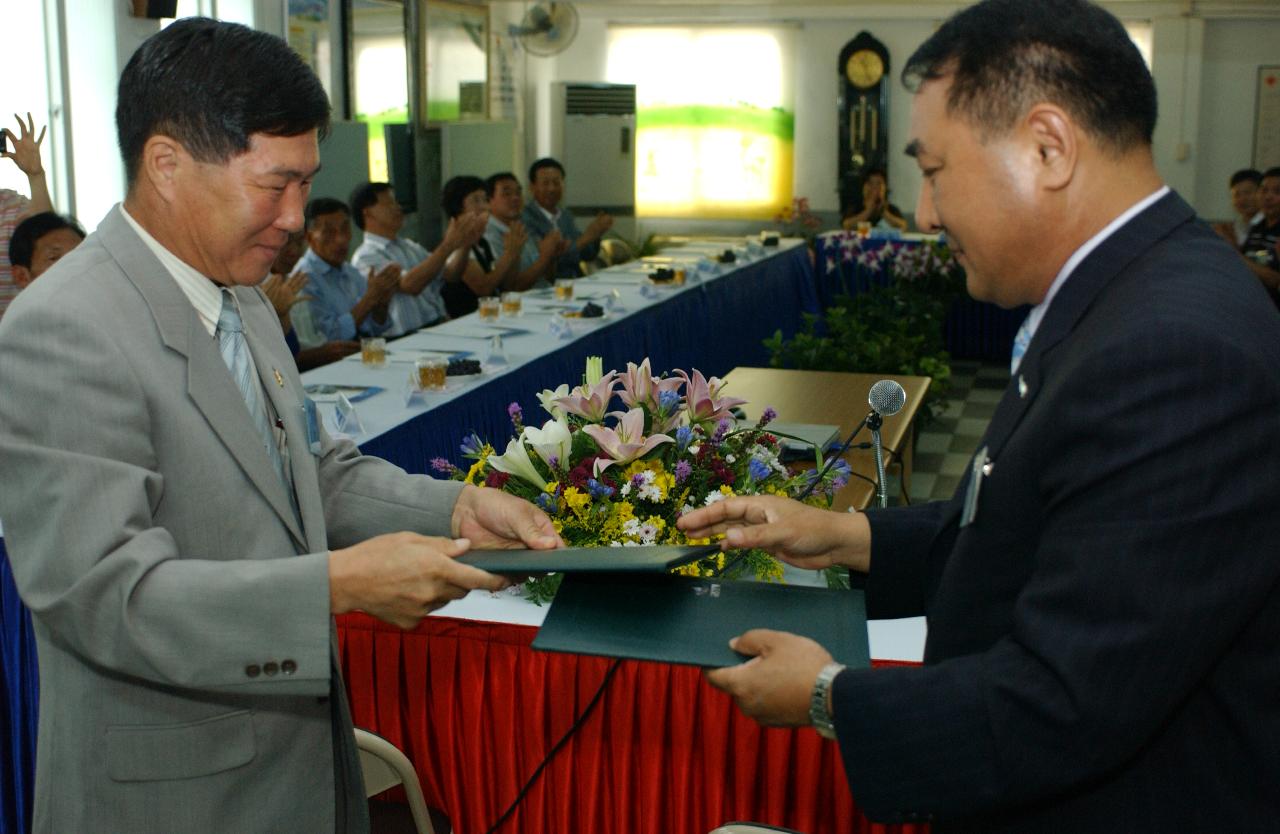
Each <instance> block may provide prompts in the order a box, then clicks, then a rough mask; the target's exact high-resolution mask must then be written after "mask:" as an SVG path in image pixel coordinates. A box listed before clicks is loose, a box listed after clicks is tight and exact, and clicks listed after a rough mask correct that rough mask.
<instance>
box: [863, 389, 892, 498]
mask: <svg viewBox="0 0 1280 834" xmlns="http://www.w3.org/2000/svg"><path fill="white" fill-rule="evenodd" d="M866 423H867V427H868V428H869V429H871V448H872V450H873V452H874V454H875V458H876V497H877V498H878V499H879V501H880V506H881V508H884V507H887V506H889V494H888V492H886V490H885V477H884V447H883V445H882V444H881V442H880V426H881V425H883V424H884V418H883V417H881V416H880V414H879V413H878V412H876V411H874V410H873V411H872V412H871V413H870V414H868V415H867V419H866Z"/></svg>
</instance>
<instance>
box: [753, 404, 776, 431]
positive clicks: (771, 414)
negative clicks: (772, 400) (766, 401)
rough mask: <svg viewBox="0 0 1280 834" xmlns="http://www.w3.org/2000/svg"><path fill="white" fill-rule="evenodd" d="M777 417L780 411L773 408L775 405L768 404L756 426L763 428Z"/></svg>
mask: <svg viewBox="0 0 1280 834" xmlns="http://www.w3.org/2000/svg"><path fill="white" fill-rule="evenodd" d="M776 419H778V412H776V411H774V410H773V406H767V407H766V408H765V410H764V413H763V414H761V415H760V422H758V423H756V428H758V429H762V428H764V427H765V426H767V425H769V424H770V423H772V422H773V421H774V420H776Z"/></svg>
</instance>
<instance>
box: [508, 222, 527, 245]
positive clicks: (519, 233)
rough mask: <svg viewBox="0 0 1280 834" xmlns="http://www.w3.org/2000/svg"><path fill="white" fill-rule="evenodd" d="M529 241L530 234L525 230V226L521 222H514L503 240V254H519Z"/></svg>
mask: <svg viewBox="0 0 1280 834" xmlns="http://www.w3.org/2000/svg"><path fill="white" fill-rule="evenodd" d="M528 239H529V232H528V231H526V230H525V228H524V224H523V223H521V222H520V221H519V220H513V221H512V222H511V226H510V228H508V229H507V234H506V235H505V236H504V237H503V238H502V251H503V252H519V251H520V250H521V249H523V248H524V242H525V241H526V240H528Z"/></svg>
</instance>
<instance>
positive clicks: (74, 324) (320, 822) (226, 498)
mask: <svg viewBox="0 0 1280 834" xmlns="http://www.w3.org/2000/svg"><path fill="white" fill-rule="evenodd" d="M236 292H237V295H238V297H239V300H240V306H241V310H242V317H243V319H244V323H245V335H246V338H247V339H248V342H249V345H250V350H251V352H252V353H253V356H254V361H255V362H256V364H257V367H258V372H259V374H260V376H261V378H262V380H263V383H264V385H263V387H264V389H265V390H266V393H267V395H268V396H269V398H270V399H271V401H272V403H273V405H274V407H275V410H276V412H277V413H278V414H279V415H280V417H281V419H282V420H283V421H284V426H285V432H286V435H287V439H288V447H289V452H290V456H291V466H292V477H293V481H294V490H295V492H296V495H297V501H298V506H299V508H300V512H301V520H302V525H301V528H299V526H298V524H297V521H296V519H295V517H294V515H293V510H292V508H291V507H290V501H289V497H288V494H287V493H286V491H285V487H284V486H283V485H282V484H281V482H280V480H279V478H278V477H277V475H276V473H275V470H274V469H273V468H272V466H271V463H270V461H269V460H268V458H267V456H266V454H265V452H264V451H263V449H262V447H261V445H260V442H259V440H258V435H257V433H256V432H255V430H254V427H253V425H252V423H251V420H250V418H249V415H248V411H247V409H246V408H245V405H244V400H243V398H242V396H241V394H240V391H239V390H238V389H237V388H236V385H235V383H234V382H233V381H232V379H231V375H230V373H229V372H228V371H227V368H226V366H225V365H224V364H223V361H222V358H221V356H220V355H219V353H218V349H217V343H216V341H215V340H214V339H213V338H212V337H210V336H209V334H208V332H207V331H206V330H205V329H204V328H203V327H202V325H201V323H200V321H199V319H198V317H197V315H196V312H195V309H194V308H193V307H192V305H191V303H190V302H189V301H188V299H187V297H186V296H185V295H184V294H183V293H182V291H181V290H180V289H179V288H178V286H177V284H176V283H175V282H174V281H173V279H172V277H171V276H170V275H169V273H168V272H167V271H166V270H165V269H164V267H163V266H162V265H161V264H160V263H159V262H158V261H157V260H156V258H155V257H154V255H153V254H152V253H151V251H150V250H149V249H147V248H146V245H145V244H144V243H143V242H142V240H141V239H140V238H139V237H138V236H137V234H136V233H135V232H134V231H133V229H132V228H131V227H130V226H129V225H128V223H127V221H126V220H125V218H124V217H123V216H122V215H121V214H120V210H119V209H118V208H117V209H115V210H113V211H112V212H111V213H110V214H109V215H108V216H107V218H106V219H105V220H104V221H103V223H102V225H101V226H100V227H99V229H98V230H97V231H96V232H95V233H94V234H92V235H90V236H89V237H88V239H87V240H85V242H84V243H83V244H82V245H81V246H80V247H79V248H78V249H76V250H75V251H74V252H72V253H71V254H70V255H68V256H67V257H66V258H64V259H63V260H62V262H61V263H59V264H57V265H56V267H55V268H53V269H52V270H50V271H49V272H48V273H47V274H46V275H44V276H42V277H41V279H40V280H39V281H38V282H36V283H35V284H33V285H32V286H31V287H30V288H29V289H27V290H26V291H24V292H23V293H22V295H21V296H20V297H19V299H18V300H17V301H16V302H15V303H14V304H13V305H12V307H11V308H10V310H9V311H8V313H7V314H6V315H5V317H4V319H3V322H2V323H0V356H3V357H4V361H3V362H0V392H3V395H2V396H0V472H2V473H3V476H2V477H0V518H2V519H3V521H4V530H5V537H6V544H7V546H8V549H9V553H10V559H11V560H12V563H13V572H14V577H15V579H16V581H17V584H18V588H19V590H20V592H21V594H22V597H23V599H24V601H25V602H26V604H27V605H28V606H29V607H30V608H31V611H32V614H33V616H34V621H35V629H36V639H37V645H38V650H39V655H40V676H41V686H40V728H39V738H38V749H37V756H36V761H37V772H36V803H35V828H36V830H37V831H42V832H46V831H47V832H65V831H90V830H93V831H112V832H116V831H119V832H123V831H129V832H142V831H165V832H172V831H184V832H189V831H219V832H222V831H236V832H249V831H264V832H265V831H273V832H276V831H307V832H313V831H334V830H338V831H345V830H360V829H362V828H365V827H367V820H366V819H365V811H364V807H365V806H364V796H363V786H362V783H361V780H360V776H359V770H358V760H357V759H356V756H355V752H354V745H353V743H352V739H351V721H350V717H349V714H348V711H347V708H346V704H345V699H344V698H343V697H342V686H341V682H340V680H338V677H337V673H336V671H334V670H335V668H336V667H335V663H334V658H335V647H336V643H335V638H334V632H333V627H332V619H331V617H330V614H329V588H328V569H327V551H328V549H329V548H331V547H334V548H340V547H345V546H348V545H352V544H355V543H357V542H360V541H362V540H364V539H366V538H368V537H370V536H373V535H377V534H380V533H385V532H390V531H395V530H415V531H420V532H424V533H437V534H444V535H448V529H449V518H450V515H451V513H452V509H453V503H454V501H455V500H456V499H457V495H458V492H459V490H460V485H458V484H453V483H442V482H437V481H433V480H431V479H430V478H426V477H421V476H409V475H406V474H405V473H404V472H403V471H402V470H400V469H398V468H396V467H394V466H392V465H390V464H388V463H386V462H385V461H382V460H378V459H373V458H367V457H363V456H361V455H360V454H359V452H358V451H357V450H356V448H355V447H354V446H352V445H351V444H350V443H345V442H343V443H335V442H333V441H331V440H330V438H328V437H327V436H325V435H323V430H322V438H321V446H320V450H319V453H318V454H313V453H312V451H311V450H310V448H309V445H308V443H307V434H306V426H305V421H304V412H303V409H302V402H303V397H304V394H303V391H302V383H301V381H300V380H299V378H298V375H297V373H296V372H295V370H294V364H293V361H292V359H291V357H290V355H289V351H288V349H287V347H286V346H285V342H284V339H283V337H282V335H281V333H280V327H279V324H278V323H277V321H276V318H275V315H274V313H273V311H272V309H271V306H270V304H269V303H268V302H267V301H266V299H265V297H264V296H263V295H262V293H261V292H260V291H258V290H256V289H244V288H242V289H239V290H237V291H236ZM277 372H278V378H279V380H280V382H279V383H277V381H276V380H277ZM335 745H336V746H335Z"/></svg>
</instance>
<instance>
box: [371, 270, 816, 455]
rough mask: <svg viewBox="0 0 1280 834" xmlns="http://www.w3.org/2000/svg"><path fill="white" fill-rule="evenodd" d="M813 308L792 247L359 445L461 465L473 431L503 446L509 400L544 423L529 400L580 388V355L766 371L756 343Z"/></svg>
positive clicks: (657, 365)
mask: <svg viewBox="0 0 1280 834" xmlns="http://www.w3.org/2000/svg"><path fill="white" fill-rule="evenodd" d="M818 309H819V306H818V295H817V290H816V287H815V284H814V278H813V266H812V262H811V261H810V256H809V252H808V250H807V249H806V248H804V247H797V248H794V249H791V250H790V251H788V252H784V253H781V254H779V255H777V256H776V257H771V258H768V259H766V260H763V261H759V262H757V263H754V264H749V265H747V266H745V267H743V268H741V269H739V270H737V271H735V272H734V273H732V274H730V275H728V276H726V277H725V278H723V279H720V280H716V281H711V282H707V283H704V284H700V285H698V286H696V287H694V288H693V289H690V290H688V291H686V292H681V293H673V294H672V295H671V298H669V299H668V300H667V301H665V302H663V303H661V304H657V305H654V306H653V307H650V308H648V309H646V310H644V311H642V312H641V313H640V314H638V315H636V316H630V317H627V318H624V319H620V320H618V321H616V322H613V323H611V324H605V325H602V326H601V327H600V329H598V330H596V331H594V332H592V333H589V334H588V335H586V336H584V337H583V338H581V339H579V340H577V341H574V342H571V343H568V344H566V345H565V346H564V347H563V348H562V349H560V350H558V351H555V352H553V353H550V354H548V355H546V356H543V357H541V358H539V359H536V360H534V361H533V362H530V363H528V364H527V365H524V366H522V367H521V368H520V369H519V370H518V371H517V372H515V373H512V374H507V375H506V376H501V377H496V378H494V379H493V380H491V381H490V382H488V383H487V384H484V385H481V386H479V387H477V388H476V389H474V390H473V391H470V392H468V393H467V395H466V396H464V397H459V398H457V399H455V400H451V401H449V402H446V403H444V404H442V405H440V406H438V407H436V408H434V409H432V410H431V411H428V412H426V413H425V414H422V415H420V416H418V417H415V418H413V419H411V420H409V421H407V422H405V423H402V424H400V425H399V426H397V427H396V428H394V429H392V430H390V431H388V432H384V433H383V434H381V435H379V436H378V437H376V438H373V439H372V440H367V441H365V442H364V443H363V444H361V450H362V451H364V452H366V453H367V454H372V455H377V456H379V457H382V458H386V459H387V460H389V461H392V462H393V463H395V464H396V465H397V466H400V467H402V468H404V469H406V470H408V471H410V472H426V471H428V466H429V463H430V460H431V458H433V457H437V456H439V457H444V458H448V459H449V460H450V461H452V462H454V463H459V462H460V454H459V452H458V444H459V443H460V442H461V441H462V438H463V437H464V436H465V435H466V434H467V433H468V432H470V431H471V430H473V429H474V430H475V431H476V432H477V433H479V435H480V436H481V437H482V438H484V439H485V440H487V441H489V442H491V443H493V444H494V445H495V446H496V447H498V448H499V449H501V448H503V447H504V446H505V445H506V441H507V439H508V438H509V437H510V435H511V422H510V420H509V419H508V418H507V405H508V404H510V403H512V402H518V403H519V404H520V406H521V408H523V409H524V412H525V422H526V423H530V424H535V423H536V424H538V425H541V424H542V422H543V421H545V420H547V419H549V417H548V415H546V414H544V413H543V412H542V409H541V406H539V405H538V399H537V394H538V393H539V392H540V391H542V390H543V389H547V388H555V387H556V386H558V385H560V384H561V383H569V384H570V385H577V384H579V383H581V381H582V374H583V370H584V366H585V363H586V358H587V357H588V356H593V355H595V356H601V357H603V358H604V367H605V370H608V369H610V368H616V369H618V370H620V371H621V370H625V369H626V365H627V363H628V362H635V363H639V362H641V361H642V360H643V359H644V358H645V357H646V356H647V357H649V360H650V364H651V367H652V368H653V370H654V371H655V372H662V371H667V370H675V369H677V368H681V369H684V370H689V369H691V368H697V369H698V370H700V371H702V372H703V374H705V375H706V376H708V377H710V376H711V375H713V374H714V375H717V376H722V375H724V374H725V373H727V372H728V371H729V370H731V369H733V368H734V367H737V366H739V365H742V366H763V365H767V364H768V361H769V353H768V351H767V350H765V348H764V346H763V344H762V342H763V340H764V339H765V338H767V337H769V336H771V335H773V333H774V331H776V330H779V329H780V330H782V331H783V333H784V334H785V335H787V336H791V335H794V334H795V333H796V332H797V331H798V330H799V329H800V326H801V323H802V314H803V313H806V312H809V313H812V312H817V311H818ZM730 393H732V384H731V386H730Z"/></svg>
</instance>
